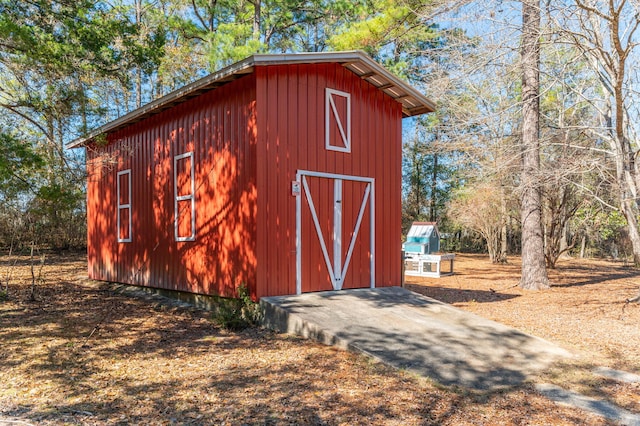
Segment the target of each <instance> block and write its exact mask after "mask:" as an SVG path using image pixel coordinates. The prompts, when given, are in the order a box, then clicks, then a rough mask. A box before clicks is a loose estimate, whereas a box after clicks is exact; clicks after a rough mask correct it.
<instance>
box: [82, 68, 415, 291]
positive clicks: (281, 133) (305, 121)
mask: <svg viewBox="0 0 640 426" xmlns="http://www.w3.org/2000/svg"><path fill="white" fill-rule="evenodd" d="M326 88H330V89H334V90H338V91H341V92H346V93H349V94H350V99H351V152H350V153H345V152H338V151H331V150H327V149H326V147H325V131H326V130H325V112H326V111H325V99H326V98H325V89H326ZM337 107H338V109H339V111H341V112H343V113H344V111H345V109H346V104H345V102H344V101H343V100H339V102H338V104H337ZM401 120H402V109H401V105H400V104H399V103H397V102H396V101H394V100H393V99H391V98H390V97H389V96H387V95H385V94H384V93H382V92H381V91H380V90H378V89H376V88H375V87H374V86H372V85H371V84H369V83H367V82H366V81H364V80H362V79H360V78H359V77H357V76H356V75H355V74H353V73H351V72H350V71H348V70H347V69H345V68H343V67H342V66H340V65H338V64H299V65H291V64H289V65H270V66H256V67H255V71H254V73H253V74H251V75H248V76H245V77H242V78H240V79H239V80H236V81H234V82H231V83H228V84H226V85H224V86H221V87H220V88H218V89H216V90H213V91H210V92H207V93H204V94H201V95H199V96H197V97H195V98H193V99H191V100H189V101H186V102H184V103H182V104H179V105H177V106H175V107H173V108H171V109H168V110H166V111H164V112H162V113H159V114H157V115H155V116H153V117H151V118H147V119H145V120H143V121H141V122H139V123H136V124H133V125H130V126H128V127H126V128H125V129H122V130H120V131H117V132H114V133H112V134H110V135H109V136H108V143H107V144H97V145H93V146H90V147H88V150H87V169H88V174H89V181H88V196H87V211H88V217H89V224H88V232H89V236H88V240H89V241H88V245H89V249H88V257H89V266H88V268H89V275H90V277H91V278H94V279H98V280H106V281H117V282H123V283H128V284H136V285H148V286H153V287H159V288H165V289H174V290H181V291H188V292H195V293H205V294H218V295H223V296H232V295H234V293H235V289H236V288H237V287H238V286H239V285H240V284H243V283H244V284H246V285H247V286H248V287H249V289H250V290H251V293H252V295H253V296H254V298H259V297H262V296H267V295H284V294H295V293H296V273H297V264H296V213H297V211H296V197H295V196H294V195H293V194H292V192H291V183H292V181H294V180H295V179H296V175H297V173H298V171H301V170H304V171H315V172H325V173H333V174H340V175H347V176H359V177H365V178H371V179H373V180H374V182H375V183H374V187H373V191H374V194H373V196H374V197H375V204H374V208H373V211H371V207H370V205H369V203H367V204H366V206H365V209H364V210H365V215H364V217H363V220H362V223H361V225H360V230H359V233H358V236H357V239H356V241H355V245H354V252H353V255H352V258H351V262H350V265H349V270H348V273H347V275H346V276H345V280H344V283H343V288H357V287H368V286H369V282H370V275H371V265H370V261H369V257H370V252H369V250H370V236H371V234H370V224H371V222H370V217H371V214H373V215H374V216H375V271H374V281H375V285H376V286H379V287H381V286H391V285H398V284H400V274H401V264H400V263H401V262H400V256H399V253H400V245H401V235H400V223H401V192H400V191H401V190H400V188H401V149H402V147H401ZM334 124H335V121H334ZM343 124H344V126H345V128H346V122H345V123H343ZM330 131H331V132H332V135H333V137H334V138H336V137H340V135H339V131H338V130H337V127H334V128H332V129H330ZM187 152H193V157H192V161H193V164H194V177H195V194H194V196H195V216H196V229H195V233H196V237H195V241H184V242H177V241H175V237H174V233H175V228H174V221H175V219H176V217H175V202H176V200H175V193H174V192H175V191H174V184H175V182H174V158H175V157H176V156H178V155H182V154H185V153H187ZM190 161H191V160H188V161H183V162H182V163H180V162H179V167H182V168H184V167H186V166H187V165H188V163H189V162H190ZM125 169H131V200H130V202H131V212H132V221H131V222H132V227H131V238H132V241H131V242H129V243H118V242H117V231H118V230H117V205H118V204H117V202H118V201H117V193H116V182H117V173H118V172H119V171H122V170H125ZM189 173H190V172H188V171H187V170H182V173H178V175H179V176H183V178H184V177H185V176H187V175H189ZM178 184H179V185H178V186H179V188H180V193H181V194H183V195H184V194H185V193H188V191H189V190H190V189H189V185H188V182H187V181H186V180H183V181H180V182H178ZM308 185H309V191H310V196H311V197H312V198H313V201H314V203H315V204H316V206H317V208H318V213H319V221H320V224H319V225H320V228H321V230H322V231H321V232H322V234H323V235H324V236H325V240H326V242H327V244H328V247H327V250H328V252H329V254H330V255H331V256H333V250H334V246H333V243H332V242H331V239H330V238H331V237H330V236H329V234H331V232H333V203H334V191H335V186H334V184H333V181H332V180H331V179H326V178H321V177H309V178H308ZM366 186H367V185H366V184H365V183H363V182H356V181H350V180H344V181H343V185H342V193H343V201H344V204H343V209H344V210H343V223H344V227H343V229H342V240H343V243H342V247H341V249H340V250H341V251H342V253H341V256H342V259H343V262H344V260H345V258H346V256H347V251H348V249H349V243H350V241H351V239H352V230H353V228H354V227H355V222H356V221H357V217H358V212H359V208H360V206H361V201H362V197H363V195H364V191H365V187H366ZM300 197H306V195H304V193H303V194H301V195H300ZM305 200H306V198H305ZM305 202H306V201H305ZM179 204H187V203H186V202H181V203H179ZM187 216H189V215H188V214H185V216H184V217H183V218H182V219H183V220H182V222H181V225H180V226H181V227H182V228H181V233H186V232H187V231H189V223H187ZM301 220H302V227H301V232H302V235H301V238H302V241H303V243H304V246H303V250H302V252H301V256H302V264H303V268H302V271H301V272H302V284H303V291H317V290H327V289H331V281H330V279H329V276H328V272H327V266H326V262H325V260H324V258H323V255H322V250H321V246H320V243H319V240H318V237H317V232H316V229H315V225H314V224H313V221H312V219H311V215H310V213H309V212H308V211H306V210H305V209H304V208H303V213H302V215H301Z"/></svg>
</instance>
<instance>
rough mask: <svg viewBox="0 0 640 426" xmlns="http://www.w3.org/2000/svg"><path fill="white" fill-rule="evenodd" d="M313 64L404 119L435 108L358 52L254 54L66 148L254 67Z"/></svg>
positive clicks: (223, 83) (221, 82) (125, 124)
mask: <svg viewBox="0 0 640 426" xmlns="http://www.w3.org/2000/svg"><path fill="white" fill-rule="evenodd" d="M312 63H339V64H341V65H342V66H344V67H345V68H347V69H348V70H350V71H351V72H353V73H354V74H356V75H357V76H359V77H360V78H362V79H363V80H365V81H367V82H369V83H370V84H372V85H373V86H375V87H376V88H377V89H379V90H381V91H382V92H384V93H385V94H387V95H388V96H391V97H392V98H393V99H395V100H396V101H398V102H400V103H401V104H402V113H403V115H404V117H412V116H415V115H421V114H426V113H429V112H433V111H435V104H434V103H433V102H431V101H430V100H429V99H427V98H426V97H425V96H424V95H423V94H421V93H420V92H418V90H416V89H415V88H413V87H412V86H410V85H409V84H408V83H406V82H404V81H402V80H401V79H399V78H398V77H396V76H394V75H393V74H391V73H390V72H389V71H388V70H387V69H385V68H384V67H383V66H381V65H380V64H378V63H377V62H376V61H374V60H373V59H371V58H370V57H369V56H368V55H367V54H365V53H364V52H361V51H348V52H318V53H291V54H256V55H253V56H250V57H248V58H246V59H244V60H242V61H240V62H236V63H235V64H233V65H230V66H228V67H226V68H223V69H221V70H220V71H217V72H215V73H213V74H209V75H207V76H206V77H203V78H201V79H199V80H196V81H194V82H193V83H190V84H188V85H186V86H184V87H182V88H180V89H178V90H176V91H174V92H171V93H169V94H168V95H166V96H163V97H161V98H159V99H156V100H155V101H153V102H150V103H149V104H147V105H144V106H142V107H141V108H138V109H136V110H134V111H131V112H130V113H128V114H126V115H123V116H122V117H120V118H117V119H116V120H113V121H111V122H109V123H107V124H105V125H103V126H101V127H98V128H97V129H95V130H93V131H92V132H90V133H89V134H87V135H86V136H84V137H82V138H79V139H76V140H74V141H72V142H70V143H69V144H67V148H77V147H81V146H85V145H86V144H87V143H89V142H91V141H92V140H93V139H94V138H96V137H97V136H99V135H101V134H105V133H111V132H115V131H117V130H119V129H122V128H124V127H126V126H129V125H131V124H134V123H137V122H139V121H141V120H144V119H145V118H148V117H150V116H152V115H155V114H158V113H160V112H162V111H164V110H166V109H168V108H171V107H173V106H175V105H177V104H179V103H182V102H185V101H187V100H189V99H191V98H193V97H195V96H198V95H200V94H202V93H204V92H207V91H210V90H214V89H216V88H218V87H220V86H222V85H225V84H227V83H229V82H231V81H234V80H237V79H238V78H241V77H243V76H245V75H247V74H251V73H253V71H254V69H255V67H256V66H266V65H281V64H312Z"/></svg>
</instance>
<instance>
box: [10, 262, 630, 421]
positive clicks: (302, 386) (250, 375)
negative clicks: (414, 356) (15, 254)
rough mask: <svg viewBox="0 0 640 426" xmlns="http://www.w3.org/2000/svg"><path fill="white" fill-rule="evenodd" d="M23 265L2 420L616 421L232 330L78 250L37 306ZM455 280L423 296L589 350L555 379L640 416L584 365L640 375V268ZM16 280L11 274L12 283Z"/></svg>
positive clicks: (487, 268) (428, 283)
mask: <svg viewBox="0 0 640 426" xmlns="http://www.w3.org/2000/svg"><path fill="white" fill-rule="evenodd" d="M7 264H8V263H7V259H6V258H0V265H3V266H4V265H7ZM13 270H14V274H13V278H12V281H11V282H10V285H9V299H8V300H7V301H4V302H0V342H2V343H1V344H0V360H1V361H0V424H1V423H2V421H3V418H4V419H5V420H6V419H22V420H23V421H25V422H29V423H33V424H44V425H47V424H56V425H57V424H88V425H93V424H95V425H107V424H330V425H333V424H398V425H428V424H433V425H436V424H437V425H440V424H444V425H477V424H486V425H493V424H504V425H510V424H532V425H538V424H549V425H579V424H580V425H581V424H594V425H600V424H608V423H606V422H604V421H603V420H602V419H600V418H598V417H595V416H591V415H588V414H585V413H583V412H581V411H577V410H573V409H569V408H565V407H558V406H556V405H555V404H553V403H552V402H550V401H548V400H546V399H545V398H543V397H541V396H540V395H538V394H537V393H535V392H534V391H533V390H532V389H533V387H532V385H531V384H528V385H526V386H523V387H520V388H516V389H512V390H509V391H502V392H495V393H481V394H478V393H470V392H466V391H464V390H459V389H446V388H443V387H441V386H438V385H437V384H434V383H432V382H430V381H429V380H425V379H421V378H418V377H415V376H413V375H410V374H408V373H405V372H402V371H395V370H393V369H390V368H388V367H385V366H383V365H380V364H377V363H374V362H372V361H370V360H368V359H366V358H364V357H363V356H359V355H356V354H353V353H349V352H343V351H339V350H335V349H333V348H329V347H325V346H322V345H319V344H316V343H313V342H308V341H304V340H300V339H297V338H293V337H288V336H284V335H278V334H273V333H271V332H268V331H265V330H261V329H249V330H245V331H243V332H238V333H231V332H226V331H224V330H221V329H220V328H219V327H217V326H216V325H215V324H214V323H212V321H210V318H209V314H208V313H205V312H202V311H198V310H195V309H185V308H176V307H169V306H167V305H162V304H158V303H157V302H154V301H150V300H142V299H136V298H131V297H127V296H123V295H121V294H117V293H115V292H113V291H112V290H111V289H110V288H109V287H108V286H106V285H95V286H85V285H82V284H80V283H79V277H81V276H82V275H84V273H85V265H84V259H83V257H82V256H80V255H67V256H62V257H60V256H53V255H50V256H48V258H47V263H46V265H45V267H44V269H43V277H44V278H45V282H44V283H42V284H40V285H39V286H38V288H37V293H36V301H29V297H28V296H29V285H30V281H31V273H30V270H29V267H28V261H27V259H21V261H20V264H19V265H18V266H16V267H14V268H13ZM456 271H457V272H458V274H457V275H455V276H453V277H449V278H443V279H440V280H422V281H420V282H418V281H419V280H414V284H412V285H411V289H413V290H416V291H420V292H422V293H427V294H431V295H432V296H434V297H437V298H440V299H442V300H445V301H448V302H450V303H453V304H454V305H456V306H459V307H462V308H463V309H468V310H471V311H473V312H476V313H478V314H481V315H484V316H487V317H489V318H493V319H496V320H499V321H502V322H505V323H508V324H511V325H515V326H517V327H519V328H521V329H523V330H526V331H529V332H532V333H534V334H538V335H540V336H541V337H545V338H548V339H549V340H553V341H556V342H558V343H560V344H561V345H563V346H565V347H567V348H568V349H570V350H573V351H576V352H579V353H580V354H581V356H582V357H581V358H580V360H579V361H576V365H578V364H579V367H580V368H578V367H576V368H573V369H571V370H566V371H556V372H553V371H552V372H549V374H548V376H547V377H544V378H542V379H545V380H564V379H566V378H567V377H568V375H570V374H574V375H575V377H573V378H572V382H571V384H572V386H582V387H583V388H584V389H586V390H587V391H590V392H591V391H595V389H596V388H597V387H598V386H600V387H601V389H602V394H603V395H605V396H606V395H609V397H610V398H611V399H616V398H617V399H616V400H617V401H618V402H619V403H621V404H622V405H625V406H627V407H628V408H631V409H636V411H637V409H638V408H639V407H638V392H637V390H636V393H633V389H628V388H630V386H624V389H623V390H622V391H621V390H620V386H621V385H620V384H617V383H615V382H611V381H608V380H604V379H598V378H596V377H595V376H592V375H589V374H588V373H587V372H586V370H585V369H584V365H586V364H589V363H593V364H598V365H606V366H610V367H620V368H625V369H627V370H629V371H635V372H638V365H639V363H638V353H637V346H638V345H637V343H638V340H639V339H638V336H639V333H638V331H637V324H638V320H639V319H640V317H639V315H640V307H639V306H635V305H634V306H631V305H630V306H628V307H627V308H626V309H625V311H624V312H622V304H621V303H620V302H621V300H623V299H624V298H625V297H629V296H630V295H632V294H633V292H634V291H636V289H637V285H635V284H634V283H633V276H634V275H633V274H634V271H632V270H629V269H625V268H621V267H619V266H616V265H612V264H608V263H603V262H589V263H588V264H587V265H586V266H584V267H582V266H580V264H579V263H575V264H574V263H570V264H563V265H561V269H560V273H559V275H558V276H557V277H555V278H554V280H555V281H556V282H558V283H560V284H562V286H559V287H554V288H553V289H552V290H550V291H548V292H544V293H521V292H519V290H518V289H517V288H509V287H510V286H512V285H513V284H515V281H516V280H517V266H516V265H515V264H513V265H506V266H499V267H494V266H492V265H490V264H488V263H487V262H486V260H484V259H482V258H479V257H466V256H465V257H461V258H460V259H459V261H458V262H457V264H456ZM5 272H6V268H3V267H0V279H4V278H5V276H6V275H5ZM625 283H626V284H625ZM492 289H493V290H495V291H492ZM539 303H542V304H543V305H538V304H539ZM605 326H606V328H605ZM627 326H631V327H627ZM594 327H595V328H594ZM614 329H615V330H614ZM617 329H619V330H620V332H618V331H617ZM614 336H615V337H614ZM634 349H635V350H634ZM567 371H570V372H569V373H567ZM554 378H555V379H554ZM570 378H571V377H570ZM590 381H591V382H590ZM620 395H622V396H620Z"/></svg>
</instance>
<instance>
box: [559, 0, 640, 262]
mask: <svg viewBox="0 0 640 426" xmlns="http://www.w3.org/2000/svg"><path fill="white" fill-rule="evenodd" d="M555 16H557V19H558V23H557V26H558V28H560V29H561V31H562V34H563V35H564V37H565V41H566V42H568V43H570V44H571V45H573V46H575V47H576V48H578V49H579V50H580V51H581V52H582V53H583V55H584V56H585V57H586V58H587V59H588V60H589V64H590V66H591V68H592V71H593V72H594V73H595V74H596V75H597V77H598V79H599V80H600V85H601V90H602V93H603V94H604V98H603V99H597V98H594V99H592V102H593V104H594V106H596V107H597V108H598V110H599V112H600V123H596V124H595V125H591V126H589V125H586V126H585V127H588V129H589V131H590V132H591V133H592V135H593V137H594V138H596V139H598V140H600V141H602V142H604V143H605V144H606V146H608V150H609V156H610V158H612V159H613V161H614V163H615V176H614V178H615V182H616V186H617V187H618V188H619V191H620V194H619V196H620V201H619V205H620V211H621V212H622V214H623V215H624V217H625V219H626V222H627V225H628V226H627V229H628V235H629V239H630V240H631V244H632V247H633V257H634V263H635V265H636V266H640V232H639V230H638V215H639V214H640V208H639V205H638V196H639V194H638V192H639V191H640V171H639V170H638V167H639V165H638V164H637V161H636V157H637V156H638V153H639V149H640V147H639V146H638V140H637V136H636V131H637V125H638V123H637V120H634V118H637V112H638V111H637V105H636V103H637V101H638V99H637V96H638V93H637V90H636V88H634V80H636V79H637V77H638V75H637V71H636V69H637V67H638V65H639V63H638V59H639V58H638V56H637V55H638V52H637V47H638V41H637V39H638V26H639V25H640V5H639V4H638V2H636V1H629V0H607V1H602V0H576V1H575V5H574V6H573V7H569V8H559V9H558V10H557V13H556V14H555ZM634 108H635V109H634ZM585 124H586V123H585Z"/></svg>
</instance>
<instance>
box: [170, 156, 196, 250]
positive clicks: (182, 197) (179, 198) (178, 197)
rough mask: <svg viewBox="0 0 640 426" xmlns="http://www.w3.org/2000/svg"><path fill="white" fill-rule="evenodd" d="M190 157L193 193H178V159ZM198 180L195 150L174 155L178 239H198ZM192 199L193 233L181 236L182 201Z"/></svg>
mask: <svg viewBox="0 0 640 426" xmlns="http://www.w3.org/2000/svg"><path fill="white" fill-rule="evenodd" d="M186 158H190V159H191V161H190V164H191V170H190V171H189V173H190V174H189V178H190V180H191V193H190V194H187V195H178V161H180V160H184V159H186ZM195 193H196V181H195V164H194V162H193V151H190V152H186V153H184V154H180V155H176V156H175V157H173V194H174V214H175V216H174V232H175V239H176V241H195V239H196V197H195ZM189 200H190V201H191V235H189V236H180V229H178V226H179V219H180V209H179V207H178V206H179V204H180V202H181V201H189Z"/></svg>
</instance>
